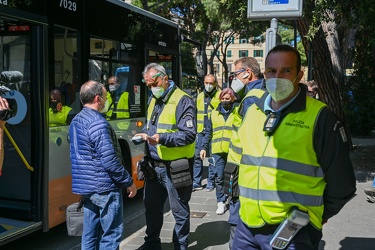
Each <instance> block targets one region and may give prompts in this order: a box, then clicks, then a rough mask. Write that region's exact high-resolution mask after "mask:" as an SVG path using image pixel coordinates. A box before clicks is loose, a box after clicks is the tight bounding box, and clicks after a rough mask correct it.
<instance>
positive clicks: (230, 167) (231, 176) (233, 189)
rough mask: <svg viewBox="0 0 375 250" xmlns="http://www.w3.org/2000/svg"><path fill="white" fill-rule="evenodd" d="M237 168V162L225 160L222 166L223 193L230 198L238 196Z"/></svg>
mask: <svg viewBox="0 0 375 250" xmlns="http://www.w3.org/2000/svg"><path fill="white" fill-rule="evenodd" d="M238 168H239V166H238V165H237V164H234V163H231V162H227V164H226V165H225V168H224V193H225V194H226V195H228V196H230V197H232V198H236V197H238V195H239V193H238Z"/></svg>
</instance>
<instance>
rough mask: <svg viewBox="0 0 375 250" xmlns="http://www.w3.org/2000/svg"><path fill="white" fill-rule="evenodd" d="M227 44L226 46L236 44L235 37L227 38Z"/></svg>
mask: <svg viewBox="0 0 375 250" xmlns="http://www.w3.org/2000/svg"><path fill="white" fill-rule="evenodd" d="M225 43H226V44H228V43H229V44H234V36H231V37H226V38H225Z"/></svg>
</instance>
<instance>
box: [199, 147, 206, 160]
mask: <svg viewBox="0 0 375 250" xmlns="http://www.w3.org/2000/svg"><path fill="white" fill-rule="evenodd" d="M199 155H200V157H201V159H202V161H203V160H204V158H206V150H204V149H202V150H201V151H200V152H199Z"/></svg>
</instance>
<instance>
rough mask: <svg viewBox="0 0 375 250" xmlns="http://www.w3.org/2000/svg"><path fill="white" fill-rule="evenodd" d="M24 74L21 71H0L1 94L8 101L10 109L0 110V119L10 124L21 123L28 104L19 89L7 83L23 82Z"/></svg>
mask: <svg viewBox="0 0 375 250" xmlns="http://www.w3.org/2000/svg"><path fill="white" fill-rule="evenodd" d="M22 79H23V75H22V73H21V72H19V71H3V72H1V73H0V96H1V97H3V98H5V99H6V100H7V101H8V104H9V109H7V110H1V111H0V120H2V121H8V123H10V124H18V123H20V122H21V121H22V120H23V119H24V118H25V116H26V111H27V105H26V100H25V98H24V96H23V95H22V94H21V93H20V92H18V91H17V90H12V89H9V88H8V87H6V86H4V85H5V84H7V85H9V84H14V83H18V82H21V81H22Z"/></svg>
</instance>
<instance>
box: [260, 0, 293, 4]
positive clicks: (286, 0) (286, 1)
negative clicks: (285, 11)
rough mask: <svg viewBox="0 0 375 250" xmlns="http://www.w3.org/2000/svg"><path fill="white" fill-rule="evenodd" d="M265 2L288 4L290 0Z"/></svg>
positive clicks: (269, 0)
mask: <svg viewBox="0 0 375 250" xmlns="http://www.w3.org/2000/svg"><path fill="white" fill-rule="evenodd" d="M263 2H265V3H267V2H268V4H288V3H289V0H268V1H263Z"/></svg>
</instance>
